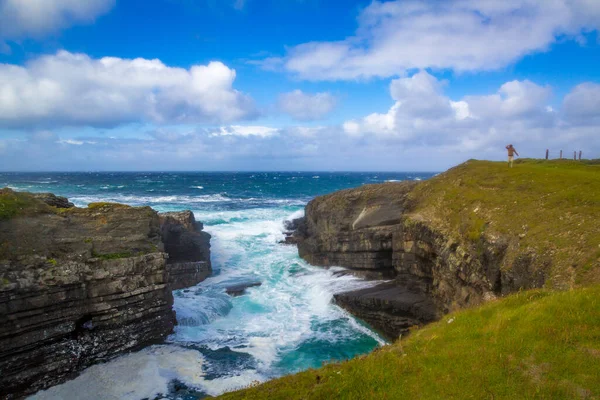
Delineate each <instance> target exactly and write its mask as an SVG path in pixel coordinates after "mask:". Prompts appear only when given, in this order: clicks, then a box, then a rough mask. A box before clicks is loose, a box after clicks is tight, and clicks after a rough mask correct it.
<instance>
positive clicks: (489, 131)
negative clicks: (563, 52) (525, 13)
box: [343, 71, 564, 151]
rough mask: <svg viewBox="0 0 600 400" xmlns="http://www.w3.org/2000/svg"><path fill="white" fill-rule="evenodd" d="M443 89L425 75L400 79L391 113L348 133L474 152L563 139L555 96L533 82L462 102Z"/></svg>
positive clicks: (355, 124) (393, 87) (354, 124)
mask: <svg viewBox="0 0 600 400" xmlns="http://www.w3.org/2000/svg"><path fill="white" fill-rule="evenodd" d="M443 89H444V82H440V81H439V80H438V79H436V78H435V77H434V76H433V75H431V74H429V73H428V72H426V71H420V72H418V73H416V74H414V75H412V76H410V77H406V78H400V79H395V80H393V81H392V83H391V84H390V94H391V97H392V99H393V100H395V103H394V104H393V105H392V107H391V108H390V109H389V110H388V111H387V112H386V113H374V114H370V115H368V116H366V117H364V118H361V119H356V120H350V121H347V122H346V123H344V125H343V129H344V131H345V132H346V134H348V135H349V136H353V137H358V136H365V135H366V136H373V137H377V138H379V139H380V140H381V139H383V140H390V141H395V142H398V143H403V144H405V145H411V146H414V145H417V144H418V145H427V146H432V147H444V146H448V147H452V146H454V147H456V148H460V149H462V150H466V151H473V150H481V149H484V148H485V147H486V146H492V145H498V144H499V143H500V142H501V141H502V140H515V141H516V140H521V141H523V140H529V141H539V140H541V139H542V138H543V137H544V135H545V134H555V135H559V132H560V127H561V125H562V124H564V123H563V121H560V120H559V117H558V114H557V113H556V112H554V111H553V110H552V108H550V107H548V103H549V101H550V99H551V95H552V90H551V89H550V88H549V87H544V86H539V85H537V84H535V83H533V82H531V81H527V80H525V81H511V82H507V83H505V84H503V85H502V86H501V87H500V88H499V89H498V91H497V92H496V93H493V94H490V95H483V96H465V97H464V98H463V99H461V100H459V101H453V100H451V99H450V98H449V97H447V96H446V95H445V94H444V91H443ZM545 130H546V132H545Z"/></svg>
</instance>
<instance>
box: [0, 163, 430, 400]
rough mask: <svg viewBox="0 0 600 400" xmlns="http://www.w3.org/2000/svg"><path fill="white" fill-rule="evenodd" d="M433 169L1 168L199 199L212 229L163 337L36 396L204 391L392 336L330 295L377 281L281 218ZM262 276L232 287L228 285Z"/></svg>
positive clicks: (87, 196)
mask: <svg viewBox="0 0 600 400" xmlns="http://www.w3.org/2000/svg"><path fill="white" fill-rule="evenodd" d="M431 176H433V174H432V173H367V172H364V173H330V172H310V173H306V172H266V173H265V172H255V173H250V172H244V173H231V172H223V173H192V172H168V173H167V172H165V173H157V172H152V173H150V172H148V173H145V172H135V173H133V172H131V173H117V172H114V173H109V172H102V173H95V172H90V173H0V187H5V186H8V187H10V188H13V189H15V190H19V191H31V192H52V193H55V194H57V195H61V196H66V197H68V198H69V199H70V200H71V201H72V202H73V203H75V205H77V206H86V205H87V204H88V203H90V202H97V201H114V202H120V203H125V204H129V205H132V206H142V205H148V206H151V207H153V208H154V209H156V210H157V211H177V210H185V209H190V210H192V211H193V212H194V214H195V216H196V219H197V220H198V221H202V222H203V223H204V226H205V230H206V231H207V232H209V233H210V234H211V235H212V240H211V244H212V249H211V251H212V263H213V269H214V273H213V275H212V276H211V277H209V278H208V279H207V280H205V281H204V282H202V283H200V284H198V285H197V286H195V287H191V288H188V289H183V290H178V291H175V292H174V298H175V304H174V308H175V311H176V313H177V320H178V325H177V326H176V328H175V332H174V333H173V334H172V335H171V336H169V338H168V340H167V342H166V343H165V344H162V345H156V346H151V347H148V348H146V349H144V350H142V351H140V352H137V353H132V354H127V355H124V356H121V357H118V358H116V359H114V360H112V361H110V362H108V363H105V364H99V365H95V366H92V367H90V368H88V369H87V370H86V371H85V372H84V373H83V374H81V375H80V376H79V377H78V378H76V379H74V380H72V381H69V382H67V383H65V384H62V385H59V386H56V387H54V388H51V389H49V390H47V391H44V392H40V393H38V394H36V395H35V396H32V398H36V399H84V398H90V399H96V400H98V399H131V400H140V399H158V398H160V399H185V400H187V399H199V398H203V397H205V396H207V395H211V396H214V395H218V394H221V393H223V392H226V391H231V390H235V389H239V388H243V387H245V386H248V385H251V384H255V383H257V382H263V381H266V380H269V379H273V378H276V377H279V376H282V375H286V374H290V373H294V372H299V371H302V370H305V369H308V368H315V367H319V366H321V365H322V364H323V363H327V362H331V361H337V360H344V359H348V358H352V357H355V356H357V355H360V354H365V353H368V352H370V351H372V350H373V349H375V348H376V347H378V346H380V345H383V344H385V340H384V339H383V338H381V337H380V336H379V335H378V334H377V333H375V332H373V331H372V330H371V329H369V327H368V326H366V325H365V324H363V323H361V322H360V321H358V320H356V319H355V318H353V317H352V316H351V315H349V314H348V313H347V312H345V311H344V310H342V309H340V308H339V307H337V306H335V305H333V304H331V299H332V296H333V294H334V293H336V292H341V291H345V290H352V289H357V288H361V287H366V286H369V285H373V284H374V283H373V282H368V281H363V280H360V279H358V278H355V277H352V276H336V275H334V272H335V271H337V270H339V269H341V268H331V269H323V268H319V267H313V266H310V265H308V264H307V263H306V262H304V261H303V260H302V259H300V258H299V257H298V252H297V249H296V247H295V246H287V245H282V244H279V241H280V240H282V239H283V237H284V235H283V232H284V226H283V222H284V221H285V220H289V219H292V218H296V217H299V216H302V215H303V209H304V206H305V205H306V203H307V202H308V201H310V200H311V199H312V198H313V197H315V196H318V195H322V194H326V193H330V192H333V191H336V190H340V189H345V188H351V187H357V186H360V185H363V184H370V183H381V182H386V181H402V180H421V179H428V178H430V177H431ZM244 282H261V283H262V285H261V286H258V287H253V288H250V289H248V290H247V294H245V295H243V296H239V297H230V296H229V295H227V294H226V293H225V287H227V286H230V285H232V284H236V283H244Z"/></svg>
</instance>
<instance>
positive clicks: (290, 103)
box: [278, 90, 337, 121]
mask: <svg viewBox="0 0 600 400" xmlns="http://www.w3.org/2000/svg"><path fill="white" fill-rule="evenodd" d="M336 104H337V99H336V98H335V96H333V95H332V94H331V93H327V92H323V93H315V94H308V93H304V92H303V91H301V90H294V91H293V92H289V93H284V94H282V95H281V96H279V103H278V105H279V109H280V110H281V111H283V112H284V113H286V114H289V115H290V116H292V117H293V118H294V119H296V120H298V121H314V120H318V119H322V118H324V117H325V116H327V114H329V113H331V112H332V111H333V109H334V108H335V106H336Z"/></svg>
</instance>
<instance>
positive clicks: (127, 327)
mask: <svg viewBox="0 0 600 400" xmlns="http://www.w3.org/2000/svg"><path fill="white" fill-rule="evenodd" d="M178 215H181V216H183V217H184V218H185V219H186V223H184V222H183V221H180V220H178ZM161 218H162V219H163V223H162V225H161ZM161 218H159V215H158V213H157V212H156V211H154V210H153V209H151V208H150V207H129V206H126V205H122V204H112V203H92V204H90V205H89V206H88V207H87V208H77V207H74V206H73V204H71V203H69V202H68V200H67V199H65V198H62V197H58V196H54V195H52V194H31V193H18V192H14V191H12V190H10V189H1V190H0V397H1V398H20V397H21V396H23V395H26V394H29V393H33V392H36V391H38V390H40V389H43V388H46V387H50V386H53V385H55V384H58V383H61V382H63V381H65V380H66V379H69V378H71V377H73V376H74V375H76V374H77V373H78V372H80V371H81V370H83V369H84V368H86V367H87V366H89V365H92V364H94V363H97V362H101V361H105V360H108V359H110V358H112V357H114V356H116V355H118V354H120V353H123V352H126V351H131V350H136V349H139V348H141V347H144V346H147V345H149V344H152V343H157V342H160V341H162V340H164V338H166V336H167V335H169V334H170V333H171V332H172V330H173V326H174V324H175V323H176V321H175V313H174V311H173V310H172V305H173V296H172V293H171V289H172V286H177V287H182V286H185V285H192V284H196V283H198V282H199V281H200V280H202V279H203V278H204V277H205V275H206V274H204V275H202V274H200V275H199V274H197V273H194V271H195V272H198V271H197V269H198V268H200V267H202V268H201V269H202V271H204V272H206V271H208V272H210V262H209V260H210V253H209V244H208V240H209V239H210V235H208V237H207V236H206V235H207V234H206V235H202V234H201V233H199V229H198V227H197V226H196V222H195V220H194V217H193V214H191V212H182V213H176V214H172V215H170V216H169V217H166V219H168V220H169V222H168V223H165V222H164V219H165V217H161ZM187 223H191V224H192V225H194V226H188V225H186V224H187ZM174 231H177V232H178V236H177V237H173V236H172V235H171V236H169V238H170V239H169V240H167V241H166V243H167V245H168V246H167V247H168V248H167V249H165V244H164V243H163V235H166V234H167V233H169V232H170V233H173V232H174ZM166 236H168V235H166ZM188 236H191V237H193V238H196V237H197V236H200V238H201V239H202V240H201V241H200V242H198V241H190V242H185V241H181V240H180V239H181V237H188ZM178 241H179V242H178ZM194 246H196V247H194ZM182 249H185V250H187V251H188V252H191V253H193V254H188V253H185V254H182V253H180V250H182ZM194 251H195V252H194ZM171 259H172V260H173V262H171V263H170V264H167V260H171ZM207 260H208V261H207ZM178 261H185V262H187V263H188V264H192V267H194V268H195V269H194V268H192V269H193V271H191V272H192V273H191V274H187V275H186V274H185V272H186V270H185V268H183V270H182V267H181V265H180V263H178ZM178 265H179V268H177V266H178ZM173 266H174V267H175V269H174V270H173V269H172V268H171V267H173ZM188 266H189V265H188ZM174 271H176V272H177V273H175V272H174ZM182 271H183V273H182ZM188 272H189V271H188ZM177 278H181V281H179V280H178V279H177Z"/></svg>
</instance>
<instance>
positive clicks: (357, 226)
mask: <svg viewBox="0 0 600 400" xmlns="http://www.w3.org/2000/svg"><path fill="white" fill-rule="evenodd" d="M418 185H421V183H415V182H400V183H384V184H375V185H364V186H362V187H359V188H355V189H348V190H342V191H339V192H335V193H332V194H329V195H326V196H320V197H317V198H315V199H314V200H312V201H311V202H309V203H308V205H307V206H306V209H305V217H304V219H303V220H302V221H296V222H295V225H296V226H297V227H301V229H296V230H295V231H294V232H293V234H289V235H288V237H292V238H293V241H294V242H295V243H297V245H298V252H299V255H300V257H302V258H303V259H304V260H306V261H307V262H309V263H310V264H312V265H316V266H323V267H328V266H341V267H345V268H348V269H349V271H351V272H353V273H356V274H358V275H364V276H366V277H370V278H377V277H378V276H379V279H387V281H385V282H384V283H381V284H379V285H377V286H375V287H373V288H370V289H363V290H359V291H354V292H347V293H338V294H336V295H335V296H334V301H335V302H336V303H337V304H338V305H340V306H341V307H343V308H345V309H346V310H348V311H349V312H351V313H352V314H354V315H355V316H357V317H359V318H361V319H363V320H364V321H365V322H367V323H369V324H370V325H371V326H373V327H374V328H375V329H377V330H379V331H380V332H381V333H383V334H384V335H385V336H387V337H388V338H390V339H392V340H394V339H396V338H398V337H399V336H400V335H402V334H404V333H406V332H407V331H408V330H409V328H410V327H411V326H414V325H422V324H426V323H429V322H432V321H435V320H437V319H439V318H440V317H441V316H442V315H444V314H445V313H447V312H449V311H452V310H454V309H458V308H463V307H466V306H471V305H477V304H480V303H482V302H484V301H486V300H489V299H493V298H496V297H497V296H499V295H503V294H506V293H510V292H514V291H517V290H520V289H528V288H534V287H541V286H542V285H543V284H544V281H545V276H544V274H543V272H540V271H533V268H531V264H532V263H533V261H534V259H535V257H532V256H531V254H529V256H528V254H527V253H525V252H520V251H518V250H519V249H517V251H514V250H513V251H512V252H511V250H512V249H510V248H509V247H511V246H509V243H510V242H511V240H513V241H514V238H510V237H502V236H493V237H492V236H490V237H488V236H485V235H482V236H481V237H480V238H479V240H478V242H477V243H469V242H468V241H467V240H464V239H463V238H462V237H461V235H460V234H457V232H452V231H448V230H444V229H443V228H442V227H440V226H439V225H438V224H436V223H435V222H434V221H432V220H429V219H428V218H426V217H424V216H423V215H422V214H419V213H416V212H415V209H416V208H417V204H415V201H414V198H413V196H412V192H413V190H414V189H415V188H416V187H417V186H418ZM517 240H518V238H517ZM509 262H511V263H512V265H511V268H510V269H509V268H506V267H504V268H503V266H506V265H507V264H508V263H509Z"/></svg>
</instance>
